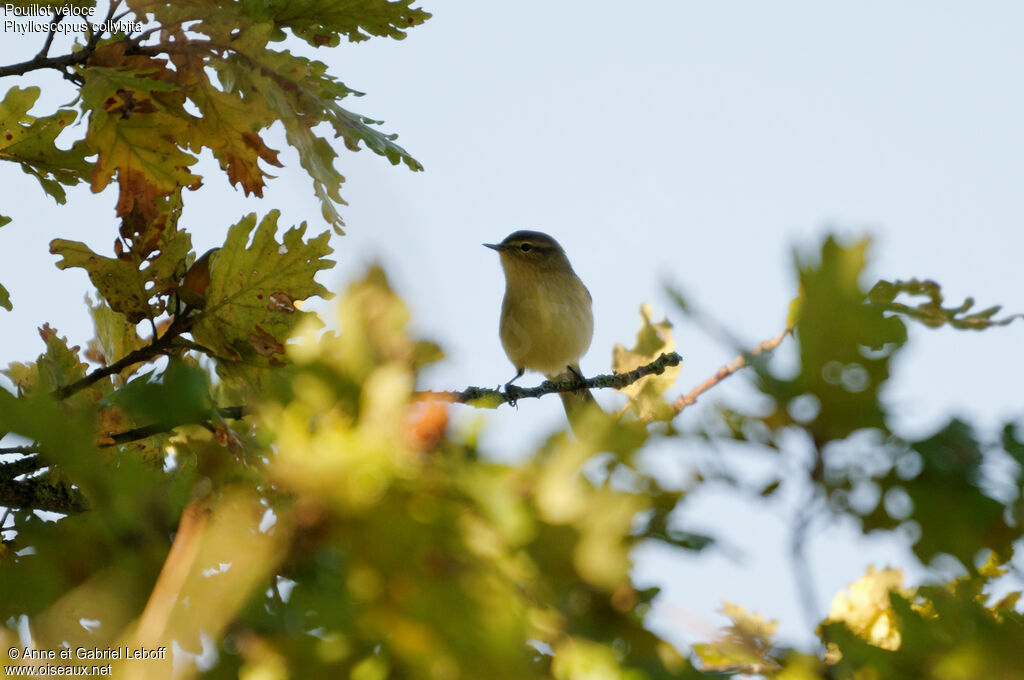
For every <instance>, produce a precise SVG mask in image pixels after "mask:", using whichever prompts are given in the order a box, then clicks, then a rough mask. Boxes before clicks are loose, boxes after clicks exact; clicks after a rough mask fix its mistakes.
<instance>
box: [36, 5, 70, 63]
mask: <svg viewBox="0 0 1024 680" xmlns="http://www.w3.org/2000/svg"><path fill="white" fill-rule="evenodd" d="M63 19H64V15H63V14H61V13H60V12H54V13H53V18H52V19H50V30H49V31H47V32H46V42H44V43H43V49H41V50H39V54H37V55H36V59H45V58H46V55H48V54H49V53H50V45H52V44H53V36H55V35H57V31H55V30H54V29H55V28H57V24H59V23H60V22H61V21H62V20H63Z"/></svg>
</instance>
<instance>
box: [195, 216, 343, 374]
mask: <svg viewBox="0 0 1024 680" xmlns="http://www.w3.org/2000/svg"><path fill="white" fill-rule="evenodd" d="M279 214H280V213H278V212H277V211H276V210H275V211H272V212H271V213H270V214H268V215H267V216H266V217H264V218H263V220H262V221H261V222H260V224H259V227H256V215H255V214H250V215H248V216H247V217H245V218H244V219H242V221H240V222H239V223H238V224H236V225H234V226H232V227H231V228H230V229H229V230H228V236H227V240H225V242H224V246H223V247H222V248H221V249H220V250H219V251H218V252H216V253H214V254H213V255H212V256H211V260H210V262H211V264H210V285H209V287H208V288H207V290H206V307H205V308H204V309H203V310H202V312H201V313H200V314H199V316H198V318H197V320H196V322H195V325H194V326H193V327H192V335H193V337H195V339H196V341H197V342H199V343H200V344H202V345H205V346H206V347H208V348H209V349H211V350H213V351H214V352H216V353H217V354H218V355H220V356H221V357H223V358H225V359H232V360H240V361H245V362H247V363H252V364H256V365H260V366H268V365H271V364H278V363H281V357H282V356H283V355H284V343H285V342H286V341H287V339H288V336H289V335H290V334H291V332H292V331H293V330H294V329H295V328H296V327H297V326H298V325H299V323H300V322H301V321H302V320H303V319H305V318H307V317H309V318H315V315H313V314H311V313H309V312H303V311H301V310H299V309H298V308H297V307H296V303H297V302H298V301H300V300H305V299H306V298H308V297H311V296H314V295H317V296H320V297H323V298H326V297H329V296H330V294H329V293H328V291H327V289H326V288H324V287H323V286H322V285H320V284H319V283H317V282H316V280H315V278H314V277H315V276H316V273H317V272H318V271H320V270H322V269H327V268H329V267H331V266H332V265H333V264H334V262H333V261H331V260H327V259H325V256H326V255H327V254H328V253H331V252H332V249H331V247H330V246H329V245H328V244H327V242H328V233H327V232H324V233H322V234H320V235H319V236H317V237H316V238H313V239H311V240H309V241H303V235H304V234H305V232H306V225H305V224H304V223H303V224H302V225H301V226H299V227H294V228H292V229H289V230H288V231H287V232H285V233H284V236H283V238H282V241H281V242H280V243H279V242H278V241H277V240H276V239H275V236H276V234H277V219H278V216H279ZM254 228H256V231H255V233H253V229H254ZM250 235H251V236H252V242H251V244H250V242H249V238H250Z"/></svg>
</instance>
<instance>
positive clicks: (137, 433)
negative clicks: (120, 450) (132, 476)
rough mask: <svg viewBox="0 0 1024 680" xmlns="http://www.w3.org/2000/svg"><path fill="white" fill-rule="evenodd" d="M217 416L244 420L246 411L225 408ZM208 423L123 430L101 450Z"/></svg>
mask: <svg viewBox="0 0 1024 680" xmlns="http://www.w3.org/2000/svg"><path fill="white" fill-rule="evenodd" d="M217 415H218V416H220V417H221V418H225V419H230V420H239V419H241V418H244V417H245V415H246V409H245V407H244V406H225V407H223V408H218V409H217ZM209 424H210V423H209V422H207V421H200V422H193V421H189V422H182V423H153V424H151V425H143V426H142V427H136V428H133V429H131V430H125V431H124V432H117V433H114V434H112V435H111V436H110V438H111V439H113V441H112V442H110V443H107V444H103V445H102V448H106V447H109V446H117V445H118V444H128V443H130V442H134V441H138V440H140V439H146V438H148V437H152V436H155V435H158V434H163V433H165V432H170V431H171V430H173V429H174V428H176V427H181V426H182V425H203V426H207V425H209Z"/></svg>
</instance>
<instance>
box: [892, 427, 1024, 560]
mask: <svg viewBox="0 0 1024 680" xmlns="http://www.w3.org/2000/svg"><path fill="white" fill-rule="evenodd" d="M910 448H911V449H912V450H913V451H914V452H916V454H917V455H918V456H919V457H920V460H921V464H922V466H921V472H920V474H918V475H917V476H915V477H914V478H912V479H908V480H901V479H899V477H898V476H897V475H896V474H895V473H893V474H891V475H890V476H889V477H888V478H887V479H886V480H885V482H884V486H885V487H886V488H891V487H893V486H898V487H901V488H903V489H904V490H905V491H906V493H907V495H908V496H909V498H910V500H911V502H912V503H913V515H912V516H911V517H912V519H913V520H914V521H915V522H917V524H918V525H919V526H920V529H921V531H920V536H919V538H918V539H917V541H916V542H915V543H914V545H913V549H914V554H915V555H917V556H918V558H920V559H921V561H922V562H923V563H925V564H928V562H930V561H931V559H932V558H933V557H934V556H935V555H938V554H940V553H947V554H949V555H952V556H954V557H956V558H957V559H958V560H960V562H961V563H962V564H963V565H964V566H965V567H967V569H970V570H973V569H974V568H975V566H974V556H975V555H976V554H977V553H978V551H979V550H981V549H982V548H990V549H991V550H993V551H994V552H995V553H996V555H999V556H1001V557H1003V558H1006V557H1008V556H1009V555H1010V554H1011V546H1012V545H1013V542H1014V541H1015V540H1016V539H1017V538H1019V537H1020V535H1021V527H1020V526H1019V525H1018V526H1016V527H1012V526H1010V525H1008V524H1007V522H1006V519H1007V518H1006V508H1005V507H1004V506H1003V504H1002V503H1000V502H999V501H997V500H995V499H993V498H991V497H989V496H988V495H987V494H985V492H984V491H983V490H982V488H981V485H982V465H983V464H984V455H983V454H982V449H981V446H980V444H979V443H978V441H977V440H976V439H975V438H974V435H973V432H972V431H971V428H970V427H969V426H968V425H967V424H966V423H964V422H962V421H959V420H955V419H954V420H953V421H951V422H950V423H949V424H948V425H946V427H944V428H943V429H942V430H940V431H939V432H937V433H936V434H934V435H932V436H931V437H928V438H927V439H922V440H920V441H916V442H913V443H911V445H910Z"/></svg>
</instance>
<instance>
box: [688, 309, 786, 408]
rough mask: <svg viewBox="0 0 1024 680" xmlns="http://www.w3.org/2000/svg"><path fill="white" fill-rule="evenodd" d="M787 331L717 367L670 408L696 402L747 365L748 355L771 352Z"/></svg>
mask: <svg viewBox="0 0 1024 680" xmlns="http://www.w3.org/2000/svg"><path fill="white" fill-rule="evenodd" d="M789 332H790V329H788V328H787V329H786V330H784V331H782V332H781V333H779V334H778V335H776V336H775V337H774V338H772V339H771V340H765V341H764V342H762V343H761V344H760V345H758V346H757V347H755V348H754V349H752V350H750V351H749V352H744V353H743V354H740V355H739V356H738V357H736V358H735V359H733V360H732V361H731V362H729V363H728V364H726V365H725V366H722V367H721V368H720V369H718V371H717V372H716V373H715V374H714V375H713V376H711V377H710V378H708V379H707V380H705V381H704V382H702V383H701V384H700V385H697V386H696V387H694V388H693V389H692V390H690V392H689V393H687V394H684V395H682V396H680V397H679V398H678V399H676V400H675V402H673V404H672V408H674V409H675V411H676V413H679V412H680V411H682V410H683V409H684V408H686V407H687V406H691V405H692V404H694V403H696V401H697V398H698V397H699V396H700V395H702V394H704V393H705V392H707V391H708V390H709V389H711V388H712V387H714V386H715V385H717V384H718V383H720V382H722V381H723V380H725V379H726V378H728V377H729V376H730V375H732V374H733V373H735V372H736V371H738V370H740V369H741V368H743V367H745V366H747V365H749V364H750V357H756V356H759V355H761V354H764V353H766V352H771V351H772V350H774V349H775V348H776V347H778V346H779V345H780V344H781V343H782V341H783V340H785V339H786V336H787V335H789Z"/></svg>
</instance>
